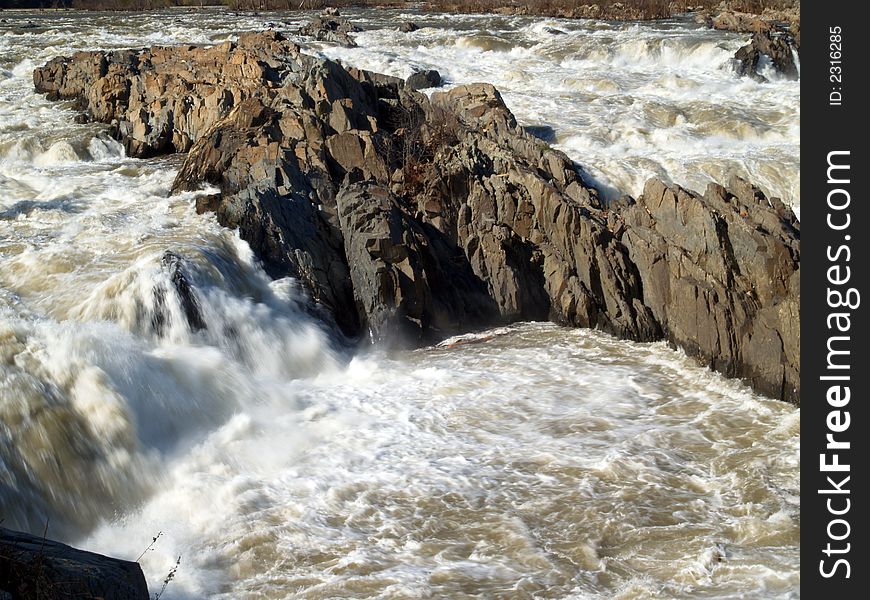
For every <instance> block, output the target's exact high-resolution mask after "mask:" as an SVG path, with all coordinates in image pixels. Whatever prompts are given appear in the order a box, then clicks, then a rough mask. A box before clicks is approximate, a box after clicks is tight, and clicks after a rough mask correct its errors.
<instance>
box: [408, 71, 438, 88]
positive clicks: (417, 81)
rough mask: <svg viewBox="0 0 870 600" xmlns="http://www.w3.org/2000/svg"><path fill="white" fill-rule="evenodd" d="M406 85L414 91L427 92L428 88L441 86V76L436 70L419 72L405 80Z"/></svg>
mask: <svg viewBox="0 0 870 600" xmlns="http://www.w3.org/2000/svg"><path fill="white" fill-rule="evenodd" d="M405 85H407V86H408V87H409V88H411V89H412V90H425V89H427V88H434V87H438V86H440V85H441V74H440V73H439V72H438V71H436V70H434V69H427V70H425V71H417V72H416V73H413V74H412V75H410V76H409V77H408V79H407V80H405Z"/></svg>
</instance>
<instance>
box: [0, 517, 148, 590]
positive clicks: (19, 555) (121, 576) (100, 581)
mask: <svg viewBox="0 0 870 600" xmlns="http://www.w3.org/2000/svg"><path fill="white" fill-rule="evenodd" d="M4 593H5V594H7V595H8V597H11V598H16V599H20V600H43V599H46V598H82V599H88V598H91V599H94V600H97V599H99V600H149V596H148V586H147V585H146V583H145V576H144V575H143V574H142V569H141V568H140V567H139V564H138V563H135V562H128V561H126V560H119V559H117V558H109V557H108V556H102V555H100V554H95V553H93V552H86V551H84V550H78V549H76V548H72V547H70V546H67V545H65V544H61V543H59V542H54V541H52V540H44V539H42V538H39V537H36V536H33V535H29V534H26V533H21V532H18V531H12V530H11V529H5V528H3V527H0V597H2V595H3V594H4Z"/></svg>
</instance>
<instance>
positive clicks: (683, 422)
mask: <svg viewBox="0 0 870 600" xmlns="http://www.w3.org/2000/svg"><path fill="white" fill-rule="evenodd" d="M347 14H348V16H349V17H350V18H351V19H352V20H353V21H355V22H356V23H358V24H360V25H361V26H362V27H363V28H365V29H366V30H367V31H365V32H363V33H361V34H359V35H358V36H357V41H358V43H359V44H360V47H359V48H356V49H342V48H336V47H329V46H322V47H321V46H318V47H321V48H322V51H323V52H324V54H326V55H327V56H329V57H332V58H339V59H341V60H342V61H343V62H344V63H345V64H349V65H354V66H359V67H364V68H369V69H373V70H377V71H381V72H385V73H388V74H394V75H400V76H406V75H408V74H410V72H411V71H412V69H414V68H418V67H426V68H435V69H438V70H439V71H440V72H441V73H442V75H443V76H445V77H446V78H447V79H448V81H449V82H450V83H466V82H471V81H488V82H491V83H494V84H495V85H496V86H497V87H499V88H500V89H501V91H502V92H503V94H504V97H505V100H506V102H507V104H508V105H509V106H510V108H511V109H512V110H513V111H514V112H515V114H516V115H517V118H518V120H519V121H520V123H521V124H523V125H527V126H532V127H537V128H538V131H539V132H540V134H541V135H542V136H543V137H547V138H548V139H549V141H551V142H553V143H554V144H555V145H556V146H557V147H559V148H560V149H562V150H564V151H566V152H567V153H568V154H569V156H571V157H572V158H574V159H575V160H577V161H578V162H580V163H581V164H582V165H583V167H584V168H585V169H586V171H587V173H588V174H589V176H590V177H592V178H594V179H595V180H596V181H598V182H599V183H600V184H601V185H602V186H603V187H604V188H605V190H607V189H611V190H619V191H622V192H627V193H632V194H637V193H639V191H640V186H641V185H642V183H643V181H644V180H645V179H646V178H647V177H649V176H652V175H658V176H661V177H665V178H669V179H671V180H673V181H675V182H677V183H680V184H684V185H686V186H687V187H690V188H696V189H703V187H704V185H705V184H706V181H708V180H710V179H714V180H720V181H721V180H725V179H727V177H728V175H730V174H732V173H736V174H739V175H742V176H745V177H747V178H748V179H750V180H752V181H753V182H756V183H757V184H759V185H760V186H761V187H763V188H765V191H766V192H769V193H771V194H773V195H779V196H781V197H782V198H783V199H784V200H785V201H786V202H787V203H790V204H791V205H792V206H794V207H796V209H797V208H799V202H800V198H799V174H798V168H799V162H800V159H799V99H800V96H799V82H786V81H781V80H777V78H776V75H775V74H772V75H770V77H771V79H772V80H773V81H772V82H771V83H767V84H758V83H756V82H754V81H751V80H749V79H738V78H735V77H734V76H733V74H732V73H731V71H730V62H729V61H730V57H731V56H732V55H733V53H734V51H735V50H736V49H737V48H739V47H740V46H741V45H742V44H743V43H744V42H745V40H744V38H743V36H740V35H735V34H727V33H722V32H715V31H707V30H703V29H700V28H699V26H697V25H695V24H694V23H691V22H690V21H688V20H686V21H668V22H662V23H642V24H636V23H601V22H589V21H574V22H570V21H558V20H540V19H534V18H525V17H522V18H520V17H490V16H474V17H470V16H456V15H450V16H446V15H438V16H427V15H416V14H407V13H405V14H401V15H399V14H397V13H389V12H374V11H357V12H354V11H349V12H348V13H347ZM307 16H308V15H303V14H294V15H290V16H287V15H281V14H280V13H277V14H276V13H270V14H266V15H262V16H260V17H251V16H245V15H238V16H234V15H232V14H229V13H223V12H219V11H212V10H205V11H191V12H180V11H171V12H163V13H153V14H152V13H144V14H142V13H139V14H130V15H125V14H120V15H119V14H110V15H101V14H96V15H91V14H79V13H49V14H45V15H43V14H37V13H32V14H28V13H15V14H4V18H6V19H8V22H7V23H3V24H0V383H2V388H0V519H2V520H3V525H4V526H6V527H13V528H20V529H25V530H29V531H31V532H36V533H40V534H41V533H42V531H43V528H44V526H45V523H46V521H48V522H49V523H50V533H51V534H52V535H53V536H54V537H60V538H62V539H64V540H66V541H70V542H74V543H80V544H82V545H83V546H85V547H87V548H89V549H92V550H96V551H101V552H105V553H107V554H112V555H116V556H120V557H124V558H128V559H136V557H137V556H139V554H140V553H141V552H142V550H144V549H145V547H147V546H148V544H149V542H150V541H151V538H152V537H153V536H154V535H156V534H157V532H158V531H162V532H163V536H161V538H160V539H159V540H158V542H157V543H156V544H155V547H154V549H153V550H151V551H149V552H146V553H145V555H144V556H143V557H142V560H141V562H142V564H143V568H144V570H145V573H146V576H147V577H148V579H149V583H150V584H151V586H152V589H153V588H154V586H155V585H157V584H158V583H159V582H160V581H161V580H162V579H163V577H164V576H165V575H166V573H167V572H168V570H169V569H170V568H171V566H172V565H173V564H174V563H175V560H176V558H177V556H178V555H181V556H182V565H181V567H180V569H179V571H178V574H177V576H176V579H175V580H174V581H173V582H172V583H171V584H170V586H169V588H168V590H167V593H166V594H165V596H164V597H166V598H191V599H193V598H203V597H224V598H228V599H229V598H239V597H265V598H283V597H288V596H293V595H294V594H295V595H298V596H299V597H306V598H329V597H336V596H356V597H372V596H374V597H390V598H410V597H486V598H493V597H512V598H513V597H529V596H531V595H538V596H541V597H576V598H602V599H603V598H625V599H629V598H631V599H643V598H661V597H668V598H698V597H706V598H744V597H753V598H792V597H798V595H799V593H798V591H797V590H798V589H799V574H798V568H799V556H798V544H799V533H800V530H799V518H800V498H799V472H800V470H799V462H798V448H799V437H798V436H799V429H800V416H799V411H798V410H797V409H796V408H794V407H792V406H788V405H785V404H782V403H779V402H775V401H771V400H767V399H764V398H761V397H759V396H756V395H753V394H752V393H751V392H750V391H748V390H747V389H746V388H745V387H744V386H742V385H741V384H739V383H738V382H734V381H728V380H725V379H724V378H722V377H719V376H718V375H716V374H713V373H711V372H709V371H708V370H706V369H704V368H701V367H698V366H696V365H695V364H694V363H693V362H692V361H691V360H689V359H687V358H685V357H684V356H683V355H681V354H679V353H676V352H673V351H671V350H669V349H668V348H667V347H666V346H665V345H664V344H652V345H641V344H633V343H630V342H622V341H617V340H614V339H612V338H610V337H609V336H606V335H602V334H599V333H596V332H590V331H576V330H565V329H561V328H559V327H556V326H553V325H548V324H526V325H518V326H515V327H511V328H505V329H501V330H496V331H493V332H489V333H486V334H480V335H477V336H468V337H466V338H463V339H456V340H448V341H447V342H445V343H443V344H441V345H439V346H438V347H435V348H429V349H422V350H419V351H415V352H410V353H405V354H398V355H385V354H384V353H382V352H380V351H378V350H377V349H375V350H371V351H367V352H364V353H361V354H357V355H356V356H354V355H353V354H352V353H351V351H350V350H348V347H347V344H346V343H345V340H343V339H341V338H340V336H339V335H338V334H337V333H336V332H335V331H332V330H331V329H330V328H329V327H328V326H327V325H324V323H323V321H322V320H321V319H318V318H317V317H318V315H317V309H316V308H315V307H312V306H311V303H310V301H309V300H308V299H307V298H306V296H305V294H304V292H303V291H302V290H301V289H300V288H299V287H298V286H296V285H295V283H294V282H293V281H292V280H289V279H285V280H279V281H271V280H269V278H268V277H267V276H266V275H265V274H264V273H263V272H262V270H261V269H260V268H259V266H258V264H257V262H256V260H255V258H254V257H253V256H252V254H251V252H250V249H249V248H248V246H247V245H246V244H245V243H244V242H242V241H240V240H239V239H238V236H237V235H236V234H235V233H234V232H231V231H228V230H225V229H223V228H221V227H219V226H218V225H217V224H216V222H215V221H214V217H213V216H212V215H197V214H196V213H195V211H194V210H193V206H192V205H193V202H194V199H195V194H185V195H178V196H171V197H170V196H168V192H169V189H170V187H171V184H172V180H173V178H174V175H175V170H176V168H177V165H178V160H177V157H169V158H163V159H155V160H147V161H141V160H133V159H128V158H126V157H125V156H124V155H123V149H122V148H121V146H120V145H119V144H118V143H117V142H115V141H114V140H112V139H110V138H109V137H108V136H107V135H106V133H105V127H104V126H101V125H93V124H76V123H74V120H73V119H74V117H75V114H76V113H75V111H74V110H73V107H71V106H69V105H64V104H53V103H49V102H48V101H46V100H45V99H44V98H42V97H40V96H38V95H37V94H35V93H34V92H33V89H32V81H31V72H32V70H33V68H34V67H36V66H38V65H41V64H43V63H44V62H46V61H47V60H48V59H50V58H52V57H53V56H57V55H61V54H69V53H70V52H72V51H74V50H78V49H106V48H126V47H141V46H149V45H153V44H160V43H166V44H172V43H198V44H207V43H214V42H218V41H222V40H225V39H227V38H229V37H231V36H232V35H233V34H234V33H235V32H237V31H241V30H247V29H256V28H261V27H264V26H266V25H267V24H268V23H274V24H275V25H276V26H277V28H280V29H285V28H286V29H293V28H295V26H297V25H298V24H301V23H302V22H303V21H304V20H305V19H306V18H307ZM401 20H413V21H415V22H416V23H417V24H419V25H421V26H423V28H422V29H421V30H419V31H417V32H413V33H399V32H397V31H395V27H396V25H397V23H398V22H399V21H401ZM28 21H32V22H33V23H35V24H36V25H37V27H36V28H22V27H20V25H23V24H24V23H27V22H28ZM427 26H431V27H427ZM553 31H560V32H564V33H554V32H553ZM312 51H314V50H312ZM167 252H169V253H170V254H167ZM181 282H183V283H181ZM192 315H193V316H192Z"/></svg>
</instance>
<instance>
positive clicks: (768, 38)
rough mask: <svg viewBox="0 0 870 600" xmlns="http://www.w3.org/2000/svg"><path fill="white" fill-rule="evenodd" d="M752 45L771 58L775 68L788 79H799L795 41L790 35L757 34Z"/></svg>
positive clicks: (753, 37)
mask: <svg viewBox="0 0 870 600" xmlns="http://www.w3.org/2000/svg"><path fill="white" fill-rule="evenodd" d="M752 44H754V45H755V47H756V48H758V51H759V52H760V53H761V54H763V55H765V56H767V57H769V58H770V61H771V62H772V63H773V66H774V68H775V69H776V70H777V71H779V72H780V73H782V74H783V75H784V76H785V77H786V78H787V79H797V78H798V69H797V65H796V64H795V60H794V54H793V53H792V46H793V44H794V41H793V38H792V37H791V36H790V35H788V34H785V33H774V32H770V31H766V32H763V33H756V34H755V35H753V36H752Z"/></svg>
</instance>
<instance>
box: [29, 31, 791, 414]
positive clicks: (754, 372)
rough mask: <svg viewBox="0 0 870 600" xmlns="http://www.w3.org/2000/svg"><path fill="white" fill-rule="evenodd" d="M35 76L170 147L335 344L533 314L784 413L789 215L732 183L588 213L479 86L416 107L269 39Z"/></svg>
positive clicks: (666, 192)
mask: <svg viewBox="0 0 870 600" xmlns="http://www.w3.org/2000/svg"><path fill="white" fill-rule="evenodd" d="M749 58H750V63H749V64H750V66H751V65H753V64H754V65H755V66H757V58H756V59H755V60H756V62H755V63H752V62H751V61H752V60H753V57H752V56H750V57H749ZM233 65H235V67H234V66H233ZM187 73H194V74H195V75H196V77H195V78H194V77H192V76H189V75H187ZM34 81H35V82H36V85H37V88H38V89H40V91H43V92H46V93H48V94H50V95H53V97H65V98H76V99H78V100H79V101H80V102H81V103H83V104H84V105H85V106H84V107H83V108H85V109H89V110H90V111H91V113H92V114H93V115H94V118H95V119H97V120H101V121H104V122H111V121H112V120H113V119H114V120H116V121H117V123H118V133H119V135H120V136H121V138H122V139H123V140H124V142H125V145H127V147H128V148H131V149H132V150H133V151H134V153H136V152H138V154H137V155H145V154H147V152H166V151H183V150H189V153H188V155H187V156H186V157H185V159H184V162H183V164H182V166H181V168H180V170H179V173H178V176H177V178H176V181H175V184H174V189H175V190H195V189H198V188H200V187H201V186H202V185H203V184H206V183H207V184H210V185H213V186H215V187H216V188H217V189H218V190H219V191H218V192H217V193H216V194H212V195H209V196H203V197H202V198H200V200H199V201H198V203H197V207H198V209H199V210H210V211H214V212H215V213H216V214H217V217H218V220H219V221H220V222H221V223H222V224H223V225H225V226H227V227H232V228H237V229H238V230H239V233H240V235H241V237H242V238H243V239H245V240H246V241H248V243H249V244H250V245H251V247H252V248H253V249H254V251H255V252H256V253H257V255H258V256H259V258H260V259H261V260H262V262H263V264H264V266H265V268H266V269H267V271H268V272H269V273H270V274H271V275H273V276H275V277H283V276H287V275H291V276H293V277H296V278H297V279H298V280H299V281H300V282H302V283H303V284H304V285H305V286H306V287H307V289H308V290H309V292H310V293H311V296H312V297H313V299H314V300H315V301H316V302H318V303H319V304H320V305H321V306H323V307H326V308H328V309H329V311H330V312H331V314H332V315H333V316H334V318H335V320H336V322H337V323H338V324H339V325H340V327H341V328H342V330H343V331H344V332H345V333H347V334H348V335H354V336H366V337H368V336H371V338H373V339H376V340H386V341H391V340H400V341H401V343H410V344H417V343H425V342H429V341H433V340H435V339H438V338H440V337H444V336H446V335H450V334H454V333H461V332H463V331H468V330H470V329H474V328H476V327H481V326H487V325H492V324H496V323H508V322H512V321H518V320H543V319H550V320H553V321H556V322H559V323H564V324H566V325H573V326H580V327H594V328H598V329H601V330H604V331H607V332H610V333H613V334H614V335H617V336H620V337H624V338H628V339H632V340H638V341H654V340H660V339H666V340H668V341H670V342H671V343H672V344H674V345H675V346H678V347H680V348H684V349H685V350H686V351H687V352H689V353H690V354H692V355H694V356H696V357H698V359H699V360H700V361H702V362H704V363H705V364H708V365H710V366H711V367H712V368H714V369H717V370H719V371H721V372H723V373H726V374H727V375H730V376H736V377H742V378H745V379H746V380H747V381H748V382H749V383H751V384H752V385H753V386H754V387H755V388H756V389H757V390H760V391H762V392H763V393H765V394H769V395H771V396H773V397H777V398H783V399H787V400H792V401H795V402H797V401H799V397H800V390H799V379H798V375H799V372H800V359H799V351H798V348H799V340H800V336H799V328H798V326H797V323H798V321H799V312H800V305H799V301H800V292H799V279H800V275H799V273H800V269H799V265H800V245H799V238H800V235H799V224H798V223H797V221H796V220H795V218H794V215H792V214H791V212H790V211H789V210H788V209H787V208H786V207H785V206H783V205H782V203H781V202H779V201H778V200H776V199H773V198H771V199H768V198H766V197H765V196H764V195H763V194H761V192H760V191H758V190H757V189H755V188H753V187H752V186H751V185H749V184H748V183H746V182H744V181H742V180H734V181H732V182H729V185H728V188H727V189H726V188H723V187H721V186H711V187H710V188H709V189H708V190H707V192H706V193H705V194H703V195H700V194H696V193H694V192H690V191H687V190H682V189H680V188H675V187H672V186H667V185H665V184H663V183H662V182H659V181H655V180H654V181H651V182H650V183H649V184H648V185H647V187H646V189H645V191H644V194H643V195H642V196H641V197H640V198H638V199H637V200H636V201H635V200H633V199H630V198H627V197H626V198H625V199H624V201H621V202H617V203H613V204H611V205H609V206H605V205H604V204H603V203H602V202H601V201H600V200H599V198H598V193H597V191H596V190H595V189H593V188H591V187H589V186H588V185H587V184H585V183H584V182H583V179H582V177H581V175H580V172H579V171H578V168H577V166H576V165H575V164H574V163H573V162H572V161H571V160H570V159H569V158H568V157H567V156H565V155H564V154H563V153H561V152H559V151H556V150H554V149H552V148H550V147H549V146H548V145H547V144H546V143H544V142H543V141H541V140H540V139H537V138H535V137H534V136H533V135H531V133H530V132H529V131H527V130H524V129H523V128H521V127H519V126H518V124H517V122H516V119H515V118H514V116H513V114H511V112H510V110H508V108H507V106H505V104H504V101H503V100H502V98H501V95H500V94H499V92H498V90H496V89H495V88H494V87H493V86H491V85H488V84H472V85H464V86H459V87H456V88H454V89H451V90H449V91H439V92H434V93H433V94H432V95H431V97H429V96H427V95H425V94H422V93H420V92H417V91H415V90H414V89H413V87H414V86H412V85H410V84H406V83H405V82H402V81H401V80H398V79H395V78H391V77H387V76H385V75H379V74H375V73H369V72H366V71H362V70H358V69H345V68H343V67H342V66H341V65H339V64H338V63H335V62H333V61H329V60H325V59H320V58H315V57H312V56H308V55H305V54H303V53H301V52H300V51H299V49H298V48H297V47H296V46H294V45H293V44H292V43H291V42H289V41H288V40H286V39H284V38H283V37H281V36H280V34H277V33H274V32H266V33H261V34H248V35H243V36H240V39H239V42H238V43H237V44H233V43H229V42H228V43H225V44H223V45H221V46H220V47H218V49H206V48H200V49H196V48H190V47H182V48H176V49H175V50H174V52H169V51H164V50H163V49H151V50H145V51H140V52H138V53H136V52H133V53H124V52H121V53H79V54H77V55H75V56H74V57H71V58H65V59H55V60H54V61H51V62H50V63H48V64H47V65H46V66H45V67H42V68H41V69H37V71H36V72H35V73H34ZM203 82H208V83H203ZM427 87H428V85H427ZM170 115H171V121H169V120H168V119H169V118H170ZM169 123H171V127H167V124H169ZM145 150H147V152H146V151H145Z"/></svg>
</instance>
